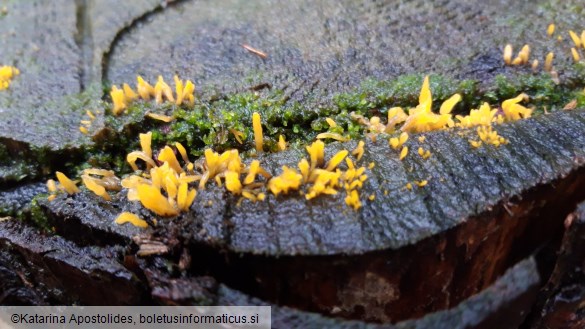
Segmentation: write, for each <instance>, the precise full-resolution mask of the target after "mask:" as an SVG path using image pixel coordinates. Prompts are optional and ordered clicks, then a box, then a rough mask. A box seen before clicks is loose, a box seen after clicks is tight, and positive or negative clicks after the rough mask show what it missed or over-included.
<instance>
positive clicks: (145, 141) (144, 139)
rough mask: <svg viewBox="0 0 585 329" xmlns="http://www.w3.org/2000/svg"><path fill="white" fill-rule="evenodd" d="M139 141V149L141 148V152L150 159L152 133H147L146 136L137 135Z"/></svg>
mask: <svg viewBox="0 0 585 329" xmlns="http://www.w3.org/2000/svg"><path fill="white" fill-rule="evenodd" d="M138 137H139V139H140V147H141V148H142V152H144V153H145V154H146V155H147V156H149V157H152V149H151V147H150V146H151V143H152V132H150V131H149V132H147V133H146V134H140V135H138Z"/></svg>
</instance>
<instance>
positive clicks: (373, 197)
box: [368, 194, 376, 201]
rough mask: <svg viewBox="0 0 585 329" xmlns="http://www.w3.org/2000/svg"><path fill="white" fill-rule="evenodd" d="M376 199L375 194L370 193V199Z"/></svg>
mask: <svg viewBox="0 0 585 329" xmlns="http://www.w3.org/2000/svg"><path fill="white" fill-rule="evenodd" d="M375 199H376V195H375V194H370V196H368V200H370V201H374V200H375Z"/></svg>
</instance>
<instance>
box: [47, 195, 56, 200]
mask: <svg viewBox="0 0 585 329" xmlns="http://www.w3.org/2000/svg"><path fill="white" fill-rule="evenodd" d="M56 197H57V195H56V194H51V195H49V196H48V197H47V200H48V201H49V202H51V201H53V200H55V198H56Z"/></svg>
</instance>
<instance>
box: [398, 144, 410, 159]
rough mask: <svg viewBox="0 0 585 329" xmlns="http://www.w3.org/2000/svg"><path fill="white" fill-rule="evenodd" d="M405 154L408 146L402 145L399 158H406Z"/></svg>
mask: <svg viewBox="0 0 585 329" xmlns="http://www.w3.org/2000/svg"><path fill="white" fill-rule="evenodd" d="M406 155H408V146H404V147H403V148H402V150H401V151H400V157H399V159H400V160H402V159H404V158H406Z"/></svg>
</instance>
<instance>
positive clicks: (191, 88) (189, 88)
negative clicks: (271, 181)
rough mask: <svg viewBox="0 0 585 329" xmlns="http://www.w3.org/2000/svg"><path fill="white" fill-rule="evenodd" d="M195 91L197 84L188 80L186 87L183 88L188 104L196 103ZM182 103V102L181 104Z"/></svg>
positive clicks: (184, 97)
mask: <svg viewBox="0 0 585 329" xmlns="http://www.w3.org/2000/svg"><path fill="white" fill-rule="evenodd" d="M194 92H195V85H194V84H193V82H191V80H187V83H185V87H184V88H183V100H185V99H186V100H187V104H189V105H193V104H194V103H195V96H194V95H193V93H194ZM179 105H180V104H179Z"/></svg>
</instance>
